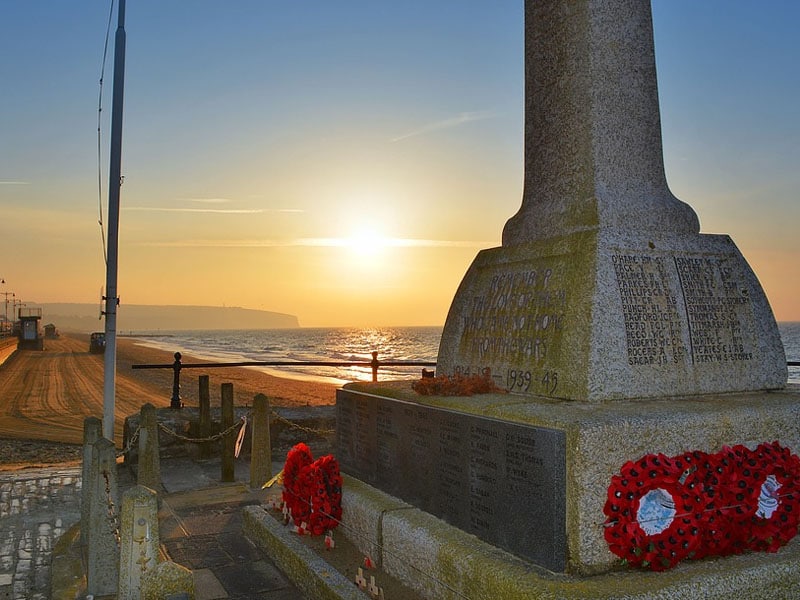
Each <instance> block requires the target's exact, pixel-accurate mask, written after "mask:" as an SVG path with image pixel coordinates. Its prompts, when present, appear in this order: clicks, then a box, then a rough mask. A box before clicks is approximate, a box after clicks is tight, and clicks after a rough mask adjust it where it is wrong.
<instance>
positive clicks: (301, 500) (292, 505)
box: [282, 442, 314, 525]
mask: <svg viewBox="0 0 800 600" xmlns="http://www.w3.org/2000/svg"><path fill="white" fill-rule="evenodd" d="M313 462H314V457H313V455H312V454H311V448H309V447H308V446H307V445H306V444H304V443H302V442H300V443H299V444H296V445H295V446H293V447H292V448H291V449H290V450H289V452H288V453H287V454H286V463H285V464H284V466H283V494H282V497H283V501H284V503H285V504H286V506H287V507H288V508H289V513H290V514H291V516H292V520H293V521H294V522H295V524H297V525H300V524H301V523H303V522H308V516H309V514H310V513H311V506H310V505H309V502H308V498H307V497H306V496H305V491H304V489H303V488H304V487H305V486H304V485H303V480H302V478H301V476H300V475H301V473H302V471H303V469H305V468H306V467H308V465H310V464H311V463H313Z"/></svg>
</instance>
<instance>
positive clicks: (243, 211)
mask: <svg viewBox="0 0 800 600" xmlns="http://www.w3.org/2000/svg"><path fill="white" fill-rule="evenodd" d="M123 210H137V211H146V212H176V213H212V214H227V215H254V214H260V213H270V212H278V213H302V212H305V211H304V210H301V209H296V208H182V207H174V206H124V207H123Z"/></svg>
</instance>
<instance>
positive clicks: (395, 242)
mask: <svg viewBox="0 0 800 600" xmlns="http://www.w3.org/2000/svg"><path fill="white" fill-rule="evenodd" d="M358 243H360V242H358V241H355V240H353V239H350V238H298V239H287V240H270V239H262V240H178V241H174V242H145V243H143V244H142V245H145V246H158V247H170V248H292V247H294V248H296V247H308V248H347V247H349V246H353V245H355V244H358ZM374 243H375V244H376V245H377V246H381V247H386V248H490V247H493V246H496V245H497V242H496V241H492V242H490V241H473V240H423V239H411V238H385V239H380V240H375V241H374Z"/></svg>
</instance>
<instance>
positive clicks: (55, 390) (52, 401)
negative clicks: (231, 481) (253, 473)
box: [0, 334, 337, 468]
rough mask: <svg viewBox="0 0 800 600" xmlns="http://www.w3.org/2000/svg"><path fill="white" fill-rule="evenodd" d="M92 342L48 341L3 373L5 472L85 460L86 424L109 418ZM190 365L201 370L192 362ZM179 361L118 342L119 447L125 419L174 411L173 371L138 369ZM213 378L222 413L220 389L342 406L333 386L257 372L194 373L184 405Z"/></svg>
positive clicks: (0, 406) (245, 398) (83, 338)
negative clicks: (204, 378)
mask: <svg viewBox="0 0 800 600" xmlns="http://www.w3.org/2000/svg"><path fill="white" fill-rule="evenodd" d="M88 340H89V338H88V335H85V334H62V335H61V337H60V338H58V339H53V340H50V339H48V340H45V350H44V351H36V350H22V351H18V352H17V353H16V354H14V355H13V356H12V357H11V358H10V359H9V360H7V361H6V362H5V363H4V364H2V365H0V468H7V467H9V466H15V467H16V466H20V465H25V466H31V465H42V464H53V463H60V462H64V461H68V460H76V459H78V458H79V454H78V451H79V448H80V446H79V444H81V443H82V440H83V420H84V419H85V418H86V417H87V416H95V417H98V418H102V416H103V357H102V355H99V354H90V353H89V351H88V349H89V341H88ZM182 360H183V362H186V363H188V362H191V363H200V362H203V361H200V360H198V359H195V358H193V357H191V356H188V355H184V356H183V358H182ZM173 361H174V357H173V353H170V352H166V351H163V350H157V349H153V348H147V347H144V346H142V345H140V344H139V343H138V341H137V340H136V339H135V338H126V337H120V338H118V340H117V377H116V402H115V424H114V430H115V442H116V443H117V445H118V446H119V445H120V444H121V440H122V425H123V423H124V420H125V417H127V416H129V415H131V414H135V413H137V412H138V411H139V409H140V408H141V406H142V405H143V404H145V403H147V402H150V403H151V404H153V405H154V406H156V407H166V406H169V404H170V397H171V395H172V380H173V371H172V369H136V370H134V369H132V368H131V365H133V364H172V362H173ZM200 375H208V376H209V384H210V395H211V405H212V406H215V405H219V399H220V386H221V384H222V383H232V384H233V389H234V403H235V404H236V405H237V406H248V405H251V404H252V400H253V396H255V395H256V394H258V393H262V394H265V395H266V396H268V397H269V398H270V401H271V403H272V404H273V405H274V406H317V405H326V404H334V403H335V391H336V388H337V386H336V385H335V384H333V383H330V384H329V383H322V382H318V381H302V380H298V379H290V378H283V377H276V376H274V375H270V374H267V373H263V372H261V371H258V370H256V369H255V368H251V367H230V368H229V367H224V368H210V369H208V370H207V371H206V370H205V369H202V368H197V369H186V370H184V371H182V373H181V399H182V402H183V403H184V405H186V406H197V403H198V387H199V385H198V378H199V376H200Z"/></svg>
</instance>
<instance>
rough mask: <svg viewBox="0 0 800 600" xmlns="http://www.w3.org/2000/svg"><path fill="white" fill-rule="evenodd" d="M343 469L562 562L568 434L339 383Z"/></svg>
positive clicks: (533, 557)
mask: <svg viewBox="0 0 800 600" xmlns="http://www.w3.org/2000/svg"><path fill="white" fill-rule="evenodd" d="M336 422H337V423H336V431H337V457H338V459H339V463H340V465H341V468H342V471H344V472H345V473H347V474H349V475H352V476H353V477H356V478H358V479H360V480H362V481H364V482H366V483H369V484H370V485H373V486H375V487H377V488H378V489H381V490H383V491H384V492H386V493H388V494H391V495H393V496H397V497H398V498H401V499H402V500H404V501H406V502H408V503H409V504H412V505H413V506H416V507H417V508H420V509H422V510H424V511H426V512H429V513H431V514H433V515H435V516H437V517H439V518H441V519H443V520H445V521H447V522H448V523H450V524H451V525H454V526H456V527H458V528H460V529H463V530H464V531H467V532H469V533H472V534H474V535H476V536H478V537H479V538H481V539H482V540H485V541H486V542H489V543H490V544H493V545H495V546H498V547H500V548H503V549H505V550H508V551H509V552H512V553H514V554H516V555H518V556H520V557H522V558H525V559H528V560H530V561H531V562H534V563H536V564H538V565H541V566H543V567H545V568H547V569H550V570H552V571H564V569H565V567H566V517H565V513H566V508H565V504H566V499H565V485H566V480H565V468H566V467H565V465H566V436H565V434H564V432H563V431H559V430H555V429H547V428H544V427H532V426H529V425H522V424H519V423H511V422H508V421H501V420H498V419H491V418H486V417H480V416H476V415H469V414H465V413H461V412H456V411H452V410H445V409H440V408H433V407H429V406H422V405H419V404H415V403H412V402H405V401H402V400H395V399H392V398H386V397H382V396H374V395H371V394H365V393H362V392H354V391H350V390H338V391H337V392H336Z"/></svg>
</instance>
